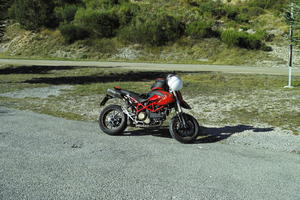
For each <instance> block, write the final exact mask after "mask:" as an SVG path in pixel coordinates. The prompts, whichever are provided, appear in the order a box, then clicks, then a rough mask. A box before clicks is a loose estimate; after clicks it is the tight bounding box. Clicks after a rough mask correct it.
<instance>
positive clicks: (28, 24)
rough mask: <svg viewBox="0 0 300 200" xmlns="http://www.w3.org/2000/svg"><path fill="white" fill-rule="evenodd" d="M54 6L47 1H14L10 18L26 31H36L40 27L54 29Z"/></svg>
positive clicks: (55, 24) (55, 21)
mask: <svg viewBox="0 0 300 200" xmlns="http://www.w3.org/2000/svg"><path fill="white" fill-rule="evenodd" d="M53 9H54V4H53V2H52V1H48V0H15V2H14V5H13V12H14V13H13V14H12V13H11V15H12V16H14V17H15V19H16V20H17V21H18V22H19V23H20V24H21V26H22V27H24V28H25V29H27V30H38V29H40V28H41V27H42V26H46V27H55V26H57V25H58V24H57V20H55V18H54V14H53Z"/></svg>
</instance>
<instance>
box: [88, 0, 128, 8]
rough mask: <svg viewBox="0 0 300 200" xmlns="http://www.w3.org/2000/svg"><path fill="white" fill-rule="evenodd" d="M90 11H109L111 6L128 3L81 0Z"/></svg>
mask: <svg viewBox="0 0 300 200" xmlns="http://www.w3.org/2000/svg"><path fill="white" fill-rule="evenodd" d="M83 1H84V3H85V5H86V7H87V8H90V9H110V8H112V7H113V6H116V5H120V4H123V3H128V2H129V0H83Z"/></svg>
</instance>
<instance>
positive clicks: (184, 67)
mask: <svg viewBox="0 0 300 200" xmlns="http://www.w3.org/2000/svg"><path fill="white" fill-rule="evenodd" d="M0 64H7V65H22V66H35V65H39V66H44V65H46V66H95V67H118V68H126V69H131V70H136V69H139V70H140V69H143V70H165V71H166V70H169V71H209V72H210V71H214V72H225V73H249V74H272V75H287V73H288V69H287V67H286V66H281V67H277V66H275V67H272V68H269V67H263V65H261V66H262V67H251V66H249V67H248V66H228V65H227V66H226V65H199V64H161V63H159V64H157V63H128V62H97V61H55V60H20V59H0ZM293 75H297V76H299V75H300V69H299V67H295V68H294V70H293Z"/></svg>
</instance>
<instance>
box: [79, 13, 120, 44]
mask: <svg viewBox="0 0 300 200" xmlns="http://www.w3.org/2000/svg"><path fill="white" fill-rule="evenodd" d="M75 22H76V23H78V24H80V25H81V26H82V27H84V28H85V29H87V30H89V32H91V33H93V35H95V36H96V37H100V38H103V37H113V36H115V34H116V30H117V29H118V28H119V26H120V23H119V19H118V16H117V15H116V14H115V13H114V12H113V11H112V10H92V9H83V8H81V9H78V11H77V13H76V16H75Z"/></svg>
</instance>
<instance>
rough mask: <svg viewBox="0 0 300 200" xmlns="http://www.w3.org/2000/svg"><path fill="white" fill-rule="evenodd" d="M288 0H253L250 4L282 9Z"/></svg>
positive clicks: (263, 7) (264, 7)
mask: <svg viewBox="0 0 300 200" xmlns="http://www.w3.org/2000/svg"><path fill="white" fill-rule="evenodd" d="M287 2H288V0H251V1H250V2H249V3H248V5H249V6H252V7H260V8H262V9H271V8H273V9H282V8H283V7H284V6H285V5H286V3H287Z"/></svg>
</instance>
